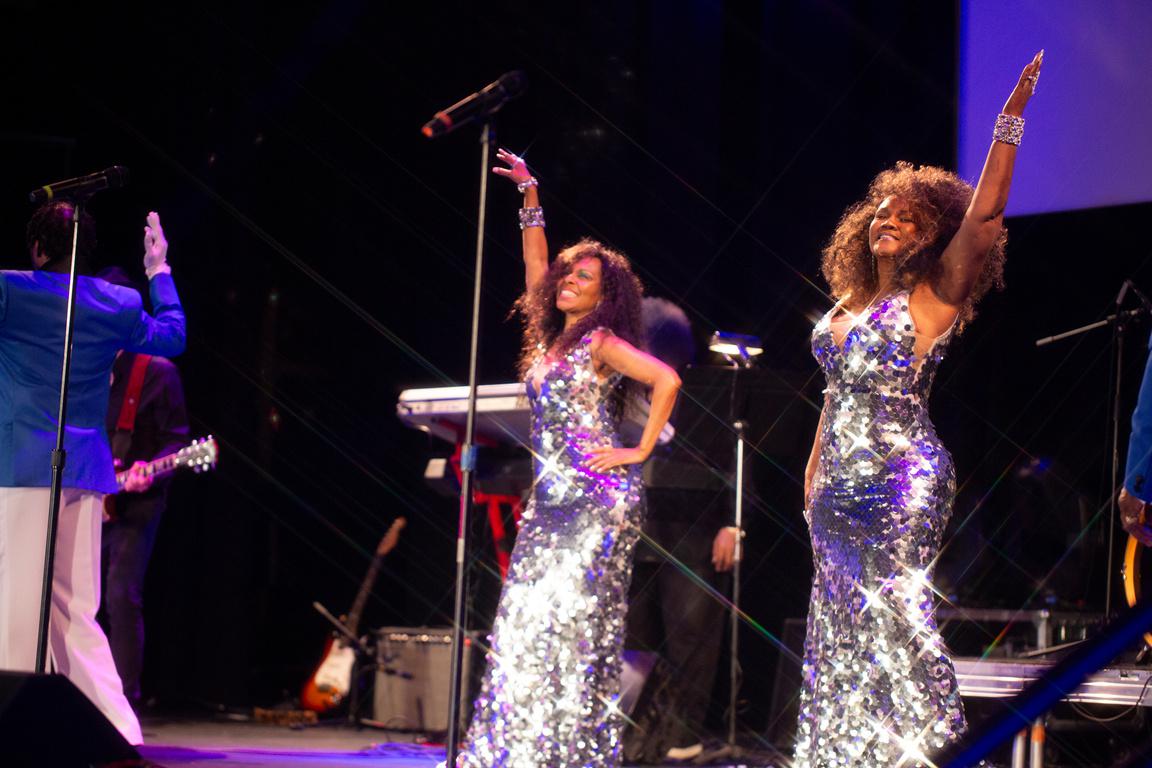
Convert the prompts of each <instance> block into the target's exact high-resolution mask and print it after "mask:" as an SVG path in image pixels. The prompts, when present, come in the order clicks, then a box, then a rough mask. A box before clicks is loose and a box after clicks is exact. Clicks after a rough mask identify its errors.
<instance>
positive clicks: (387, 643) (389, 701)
mask: <svg viewBox="0 0 1152 768" xmlns="http://www.w3.org/2000/svg"><path fill="white" fill-rule="evenodd" d="M478 636H479V634H478V633H476V632H468V633H466V634H465V636H464V643H465V645H464V657H463V676H462V677H463V681H464V684H463V685H462V686H461V689H460V714H461V720H462V721H463V722H464V723H466V722H467V721H468V719H469V718H470V717H471V716H472V696H473V693H474V691H475V689H476V685H475V684H476V679H475V678H476V677H477V673H478V672H479V671H480V667H481V666H482V663H483V654H481V653H480V648H479V645H478V643H477V638H478ZM376 660H377V669H376V689H375V692H374V695H373V704H374V706H373V717H374V719H375V720H377V721H378V722H381V723H384V724H386V725H387V727H388V728H390V729H393V730H398V731H421V732H425V733H441V732H446V731H447V730H448V701H449V699H448V688H449V684H450V681H451V674H452V669H451V666H452V631H451V630H450V629H448V628H446V627H383V628H381V629H378V630H376Z"/></svg>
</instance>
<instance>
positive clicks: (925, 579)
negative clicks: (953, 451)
mask: <svg viewBox="0 0 1152 768" xmlns="http://www.w3.org/2000/svg"><path fill="white" fill-rule="evenodd" d="M1041 60H1042V55H1041V54H1037V55H1036V57H1035V58H1034V59H1033V61H1032V62H1031V63H1030V64H1028V66H1027V67H1025V69H1024V72H1023V73H1022V75H1021V77H1020V80H1019V81H1018V84H1017V85H1016V87H1015V89H1014V90H1013V92H1012V95H1011V96H1010V97H1009V99H1008V102H1007V104H1006V105H1005V107H1004V112H1005V114H1007V115H1010V116H1013V117H1016V118H1019V117H1020V115H1021V114H1022V112H1023V109H1024V106H1025V104H1026V103H1027V101H1028V99H1029V98H1030V97H1031V94H1032V89H1033V87H1034V84H1035V78H1036V77H1038V76H1039V72H1040V64H1041ZM1021 122H1022V121H1021ZM996 135H997V136H998V137H999V138H1000V139H1005V138H1007V139H1011V138H1016V140H1017V141H1018V137H1012V136H1008V135H1006V134H1004V133H1003V132H1000V131H999V130H998V133H997V134H996ZM1016 151H1017V146H1016V144H1014V143H1009V142H1007V141H1004V140H996V141H993V144H992V147H991V149H990V150H989V154H988V159H987V161H986V163H985V166H984V171H983V173H982V174H981V177H980V182H979V184H978V185H977V187H976V189H975V191H973V190H972V188H971V187H969V186H968V185H967V184H965V183H964V182H963V181H961V180H960V179H959V178H957V177H956V176H955V175H953V174H951V173H949V172H947V171H944V170H943V169H940V168H932V167H922V168H913V167H912V166H911V165H908V164H906V163H900V164H898V165H897V166H896V167H895V168H893V169H889V170H887V171H884V172H882V173H881V174H880V175H879V176H877V177H876V179H874V180H873V182H872V184H871V186H870V188H869V190H868V195H867V197H866V198H865V199H864V200H862V201H860V202H858V203H856V204H855V205H854V206H852V207H850V208H849V209H848V211H847V212H846V213H845V214H844V216H843V218H842V219H841V221H840V224H839V226H838V227H837V230H836V232H835V233H834V235H833V237H832V239H831V241H830V243H829V245H828V247H827V248H826V249H825V251H824V263H823V268H824V274H825V276H826V277H827V278H828V281H829V283H830V284H831V287H832V292H833V294H834V295H835V296H836V298H837V299H838V301H837V303H836V306H835V307H833V308H832V310H831V311H829V312H828V314H826V315H825V316H824V317H823V318H822V319H821V320H820V321H819V322H818V323H817V324H816V327H815V329H814V331H813V334H812V351H813V354H814V355H815V357H816V360H817V362H818V363H819V364H820V367H821V368H822V369H823V371H824V375H825V377H826V379H827V385H828V386H827V389H826V390H825V392H824V407H823V410H822V412H821V415H820V425H819V427H818V429H817V433H816V439H815V441H814V444H813V447H812V456H811V458H810V460H809V463H808V471H807V473H806V475H805V488H804V494H805V500H806V505H805V506H806V509H805V518H806V519H807V521H808V526H809V531H810V533H811V538H812V553H813V559H814V565H815V569H814V570H815V575H814V579H813V584H812V597H811V604H810V607H809V614H808V635H807V639H806V641H805V647H804V673H803V686H802V693H801V701H800V720H799V727H798V732H797V744H796V760H795V765H796V766H797V768H831V767H832V766H859V767H860V768H864V767H865V766H867V767H868V768H881V767H883V766H892V767H893V768H895V767H896V766H900V767H901V768H904V767H905V766H915V765H922V764H926V763H925V761H926V760H927V759H929V758H930V757H931V756H932V755H933V754H934V753H936V752H938V751H939V750H940V749H941V748H943V747H945V746H946V745H947V744H948V743H949V742H951V741H954V740H955V739H956V738H957V737H958V736H959V735H960V734H961V733H963V732H964V730H965V721H964V712H963V708H962V706H961V702H960V695H959V691H958V689H957V684H956V676H955V672H954V670H953V667H952V662H951V661H950V659H949V658H948V655H947V652H946V649H945V648H944V646H943V644H942V642H941V639H940V636H939V634H938V632H937V628H936V621H935V617H934V605H935V598H934V595H933V593H932V588H931V583H930V578H931V575H932V569H933V565H934V563H935V559H936V557H937V554H938V553H939V550H940V539H941V536H942V534H943V532H944V527H945V525H946V524H947V522H948V518H949V515H950V514H951V511H952V499H953V495H954V493H955V487H956V475H955V471H954V469H953V466H952V459H951V457H950V456H949V454H948V451H947V450H946V449H945V448H944V446H943V444H941V442H940V440H939V438H938V437H937V435H936V431H935V429H934V428H933V426H932V422H931V420H930V419H929V416H928V395H929V391H930V389H931V386H932V379H933V376H934V374H935V372H936V368H937V366H938V365H939V363H940V361H941V360H942V359H943V356H944V350H945V348H946V346H947V344H948V341H949V340H950V339H951V338H952V336H953V335H954V334H955V333H956V332H958V331H959V330H960V329H961V328H962V327H963V325H964V324H965V323H966V322H967V321H968V320H970V319H971V318H972V315H973V308H974V306H975V304H976V302H977V300H978V299H979V298H980V297H982V296H983V295H984V293H986V292H987V291H988V289H989V288H991V287H992V286H999V285H1002V275H1003V264H1004V242H1005V235H1004V232H1003V211H1004V207H1005V205H1006V203H1007V197H1008V188H1009V184H1010V181H1011V176H1012V166H1013V162H1014V160H1015V155H1016Z"/></svg>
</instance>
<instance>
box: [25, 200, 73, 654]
mask: <svg viewBox="0 0 1152 768" xmlns="http://www.w3.org/2000/svg"><path fill="white" fill-rule="evenodd" d="M83 207H84V201H83V198H77V199H74V200H73V201H72V254H71V257H70V260H69V266H68V299H67V312H66V314H65V317H64V360H63V363H62V364H61V366H60V408H59V411H58V412H57V419H56V449H55V450H54V451H52V484H51V486H50V488H51V490H50V491H49V497H50V501H49V503H48V538H47V541H45V543H44V579H43V582H42V584H41V588H40V622H39V626H38V627H37V634H36V667H35V671H36V672H47V671H48V622H49V617H50V616H51V610H52V575H53V573H54V570H55V567H56V530H57V528H59V527H60V496H61V492H62V490H63V487H62V486H63V480H64V461H65V459H66V455H65V451H64V425H65V418H66V417H67V414H68V374H69V372H70V371H71V369H72V329H73V320H74V319H75V311H76V261H77V249H78V245H79V241H80V213H81V211H82V210H83Z"/></svg>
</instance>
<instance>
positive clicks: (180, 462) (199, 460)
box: [116, 435, 220, 492]
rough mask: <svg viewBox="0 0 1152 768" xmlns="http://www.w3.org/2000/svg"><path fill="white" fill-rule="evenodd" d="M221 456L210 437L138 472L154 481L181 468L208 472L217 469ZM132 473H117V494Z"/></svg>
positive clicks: (153, 461)
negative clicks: (218, 459) (218, 458)
mask: <svg viewBox="0 0 1152 768" xmlns="http://www.w3.org/2000/svg"><path fill="white" fill-rule="evenodd" d="M219 455H220V448H219V446H217V445H216V438H214V437H212V435H208V437H201V438H200V439H198V440H193V441H192V442H191V444H189V445H186V446H185V447H183V448H181V449H180V450H178V451H176V453H170V454H168V455H167V456H161V457H160V458H158V459H153V460H152V461H149V462H147V463H145V464H144V466H142V467H140V469H139V470H137V471H139V472H142V473H143V474H144V475H145V476H147V477H151V478H153V479H155V478H158V477H164V476H165V475H170V474H172V473H173V472H175V471H176V470H178V469H181V468H184V469H190V470H192V471H193V472H207V471H208V470H210V469H215V468H216V459H217V457H218V456H219ZM131 471H132V470H131V469H125V470H123V471H121V472H117V473H116V490H117V492H119V491H122V490H124V484H125V483H126V482H128V475H129V474H130V473H131Z"/></svg>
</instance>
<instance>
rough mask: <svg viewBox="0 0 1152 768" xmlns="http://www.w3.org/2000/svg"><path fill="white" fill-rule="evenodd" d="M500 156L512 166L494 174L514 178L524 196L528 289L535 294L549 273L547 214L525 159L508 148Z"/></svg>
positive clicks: (523, 240)
mask: <svg viewBox="0 0 1152 768" xmlns="http://www.w3.org/2000/svg"><path fill="white" fill-rule="evenodd" d="M496 157H497V159H499V160H500V162H502V163H506V164H507V165H508V167H507V168H505V167H503V166H496V167H495V168H493V169H492V173H494V174H496V175H497V176H503V177H504V178H506V179H511V180H512V181H514V182H515V183H516V186H517V187H518V188H519V189H520V190H521V191H522V192H523V193H524V206H523V207H522V208H521V209H520V229H521V232H522V234H521V243H522V246H523V249H524V288H525V289H526V290H529V291H531V290H532V289H533V288H535V287H536V285H537V284H538V283H539V282H540V280H541V279H543V277H544V275H546V274H548V238H547V237H546V236H545V235H544V212H543V209H542V208H541V207H540V195H539V193H538V192H537V182H536V179H535V178H534V177H533V176H532V174H531V173H530V172H529V171H528V165H527V164H526V163H525V162H524V159H523V158H521V157H518V156H517V155H514V154H512V153H511V152H509V151H508V150H506V149H498V150H496Z"/></svg>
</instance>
